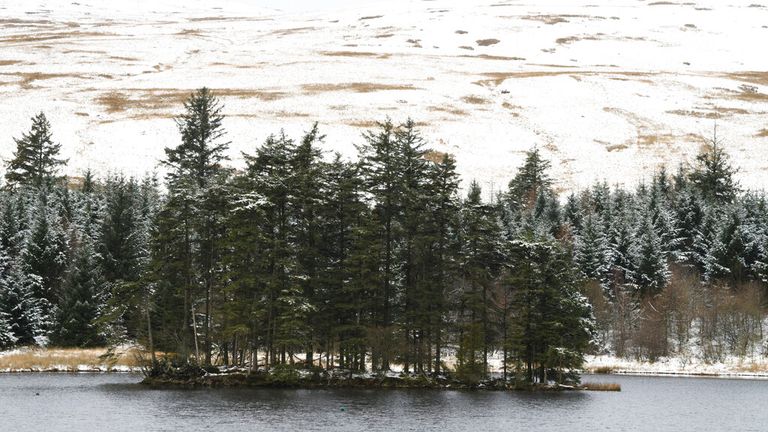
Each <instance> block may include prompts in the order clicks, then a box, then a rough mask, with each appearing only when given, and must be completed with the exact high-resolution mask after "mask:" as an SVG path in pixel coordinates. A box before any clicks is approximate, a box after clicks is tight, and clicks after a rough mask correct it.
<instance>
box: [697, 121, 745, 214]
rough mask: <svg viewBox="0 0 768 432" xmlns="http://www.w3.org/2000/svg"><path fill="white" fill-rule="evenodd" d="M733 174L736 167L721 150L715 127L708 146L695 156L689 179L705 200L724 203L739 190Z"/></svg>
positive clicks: (728, 201) (732, 197)
mask: <svg viewBox="0 0 768 432" xmlns="http://www.w3.org/2000/svg"><path fill="white" fill-rule="evenodd" d="M734 174H736V169H734V168H733V166H732V165H731V162H730V158H729V157H728V154H727V153H726V152H725V150H723V147H722V142H721V141H720V139H719V138H718V137H717V129H715V132H714V134H713V137H712V139H711V140H710V146H709V148H707V149H706V150H704V151H702V152H701V153H699V155H698V156H696V163H695V165H694V167H693V170H692V171H691V173H690V174H689V179H690V181H691V183H692V184H693V185H694V186H695V187H696V188H697V189H698V190H699V191H700V192H701V194H702V195H703V196H704V197H705V198H706V199H707V200H709V201H710V202H712V203H715V204H726V203H730V202H732V201H733V199H734V198H735V197H736V193H737V192H738V191H739V186H738V183H737V182H736V179H734Z"/></svg>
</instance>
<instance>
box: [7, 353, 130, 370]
mask: <svg viewBox="0 0 768 432" xmlns="http://www.w3.org/2000/svg"><path fill="white" fill-rule="evenodd" d="M105 354H107V350H106V349H105V348H48V349H30V350H24V351H20V352H17V353H12V354H8V355H2V356H0V370H11V371H16V370H19V371H23V370H51V371H53V370H58V371H77V370H82V369H83V368H85V369H91V370H108V369H111V368H114V367H116V366H120V367H131V368H136V367H139V366H141V365H140V362H139V360H138V351H137V350H136V349H134V348H131V349H128V350H122V351H118V352H116V356H115V358H112V359H108V358H105V357H104V355H105Z"/></svg>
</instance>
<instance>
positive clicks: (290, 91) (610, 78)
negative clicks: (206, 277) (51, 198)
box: [0, 0, 768, 190]
mask: <svg viewBox="0 0 768 432" xmlns="http://www.w3.org/2000/svg"><path fill="white" fill-rule="evenodd" d="M283 3H285V2H283ZM762 3H766V2H764V0H735V1H733V2H721V1H716V0H698V1H695V2H677V1H671V2H661V1H652V0H646V1H638V0H572V1H570V0H569V1H568V2H563V1H562V0H536V1H532V0H528V1H524V0H522V1H521V0H518V1H513V0H476V1H472V2H467V1H463V0H431V1H426V0H423V1H422V0H390V1H376V0H367V1H349V0H333V1H330V2H307V1H299V2H293V3H290V2H288V6H285V5H280V4H279V2H276V1H270V0H261V1H247V0H234V1H233V0H227V1H223V0H218V1H217V0H183V1H182V0H168V1H163V0H156V1H147V0H133V1H121V2H117V1H96V0H78V1H73V0H35V1H31V2H21V1H10V0H4V1H0V93H2V97H3V99H4V103H3V104H2V106H1V107H0V117H2V119H3V125H4V126H5V127H4V128H3V133H2V136H0V157H4V158H8V157H10V155H11V153H12V150H13V148H14V143H13V140H12V137H14V136H15V137H18V136H20V135H21V133H22V132H23V131H25V130H26V128H28V127H29V117H30V116H32V115H33V114H34V113H35V112H37V111H40V110H44V111H45V112H46V113H47V114H48V116H49V118H50V120H51V122H52V124H53V128H54V134H55V137H56V139H57V140H59V141H60V142H62V144H63V148H64V150H63V152H64V153H65V156H66V157H68V158H69V160H70V166H69V171H70V172H69V174H72V175H77V174H79V173H81V172H82V170H84V169H85V168H87V167H90V168H92V169H95V170H96V171H98V172H101V173H103V172H105V171H109V170H124V171H126V172H128V173H131V174H139V175H140V174H143V173H145V172H147V171H153V170H156V169H157V161H158V160H159V159H160V158H162V157H163V148H164V147H165V146H169V145H175V144H176V143H177V141H178V137H177V132H176V129H175V125H174V123H173V121H172V120H171V118H172V117H173V115H175V114H178V113H179V111H180V107H181V102H182V100H183V99H184V98H185V97H186V96H187V95H188V94H189V92H190V90H192V89H194V88H197V87H201V86H208V87H211V88H214V89H216V90H218V93H219V95H221V97H222V98H223V100H224V102H225V104H226V113H227V114H228V115H229V118H228V119H227V121H226V127H227V129H228V131H229V138H230V139H231V140H232V142H233V144H232V149H231V156H232V158H233V163H235V164H236V165H237V164H241V163H242V160H241V156H240V152H241V151H253V149H254V148H255V146H256V145H258V144H259V143H261V142H262V141H263V140H264V138H265V137H266V136H267V135H268V134H269V133H274V132H278V131H279V130H280V128H285V130H286V132H288V133H289V134H291V135H297V134H299V133H301V132H302V131H303V130H307V129H308V128H309V127H310V124H311V122H313V121H315V120H317V121H319V122H320V124H321V127H322V130H323V132H324V133H326V134H327V143H326V148H327V149H328V150H333V151H340V152H342V153H344V154H347V155H352V154H354V144H356V143H360V142H361V141H362V140H361V133H362V132H363V131H364V130H365V129H366V128H368V127H370V126H371V125H372V123H371V122H372V121H375V120H382V119H384V118H385V117H386V116H391V117H392V118H393V119H395V120H403V119H404V118H405V117H406V116H411V117H413V118H414V119H415V120H416V121H418V122H420V124H421V125H423V130H424V131H425V133H426V134H427V136H428V138H429V139H430V141H431V142H432V144H433V146H434V147H435V149H436V150H438V151H442V152H449V153H453V154H455V155H456V157H457V158H458V166H459V171H460V173H461V174H462V176H463V178H464V180H465V183H466V182H467V181H468V180H469V179H471V178H476V179H478V180H479V181H480V183H481V184H482V185H484V186H485V187H486V189H496V190H498V189H499V188H501V187H503V185H504V184H505V183H506V181H508V179H509V178H510V176H511V175H512V174H513V172H514V168H515V167H517V166H518V165H519V164H520V162H521V160H522V158H523V152H524V151H525V150H527V149H529V148H531V147H532V146H533V145H538V146H539V147H540V148H541V149H542V150H543V151H544V153H545V154H546V156H548V157H549V158H551V159H552V160H553V162H554V163H553V170H554V173H553V174H554V175H555V176H557V177H558V178H559V179H560V183H559V185H558V186H559V187H560V188H561V189H572V188H583V187H585V186H587V185H589V184H591V183H592V182H594V181H595V180H602V179H605V180H607V181H608V182H609V183H618V184H629V185H634V184H635V183H636V182H638V181H642V180H643V179H647V177H648V176H649V172H650V170H653V169H654V168H656V167H657V166H658V165H659V164H662V163H666V164H667V165H668V166H670V168H671V169H674V168H675V167H676V165H677V164H678V163H679V162H684V161H691V160H692V158H693V156H694V155H695V154H696V153H697V152H698V151H699V150H700V148H701V147H702V145H704V144H705V142H706V141H705V139H706V138H707V137H709V136H710V135H711V133H712V129H713V126H714V124H715V122H717V125H718V131H719V135H720V136H721V137H724V138H725V139H726V143H725V146H726V148H727V150H728V151H729V152H730V153H731V154H732V155H733V156H734V158H735V161H736V163H737V165H739V166H740V167H741V168H742V170H741V172H740V174H739V175H740V180H741V182H742V184H743V185H744V186H747V187H752V188H760V189H762V188H763V187H764V186H763V185H764V184H765V181H766V179H767V178H768V158H766V156H767V155H768V120H767V117H766V115H765V114H766V111H768V72H766V71H768V57H766V56H765V55H763V53H762V42H764V41H765V40H768V7H766V6H768V3H766V4H765V5H764V4H762Z"/></svg>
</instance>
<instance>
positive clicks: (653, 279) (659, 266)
mask: <svg viewBox="0 0 768 432" xmlns="http://www.w3.org/2000/svg"><path fill="white" fill-rule="evenodd" d="M637 239H638V241H639V244H638V246H637V253H636V254H637V255H636V256H637V263H636V268H637V273H636V274H637V283H638V285H639V286H640V289H641V292H642V294H643V295H647V294H657V293H658V292H659V291H661V290H662V288H664V286H665V285H666V283H667V280H668V279H669V270H668V268H667V258H666V254H665V253H664V250H663V247H662V245H661V242H660V239H659V236H658V235H657V234H656V229H655V228H654V226H653V223H652V222H651V216H650V215H647V216H646V217H645V218H644V220H643V222H642V223H641V224H640V225H639V227H638V234H637Z"/></svg>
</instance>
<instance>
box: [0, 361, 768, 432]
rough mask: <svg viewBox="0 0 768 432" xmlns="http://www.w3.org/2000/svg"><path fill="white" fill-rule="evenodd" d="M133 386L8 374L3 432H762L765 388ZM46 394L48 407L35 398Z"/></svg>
mask: <svg viewBox="0 0 768 432" xmlns="http://www.w3.org/2000/svg"><path fill="white" fill-rule="evenodd" d="M139 380H140V377H139V376H137V375H130V374H111V375H110V374H100V375H99V374H0V431H3V432H6V431H8V432H10V431H108V430H109V431H131V432H137V431H177V430H184V431H211V430H214V431H227V432H230V431H246V430H248V431H302V432H306V431H366V432H373V431H441V432H449V431H461V432H484V431H590V432H594V431H653V432H660V431H697V432H700V431H720V430H734V431H765V430H766V428H768V409H766V408H765V403H766V400H767V397H768V381H759V380H732V379H706V378H657V377H627V376H597V377H585V380H586V381H606V380H607V381H612V382H619V383H620V384H621V385H622V388H623V391H622V392H620V393H613V392H611V393H600V392H565V393H525V392H482V391H481V392H468V391H440V390H274V389H261V390H258V389H215V390H149V389H146V388H144V387H141V386H139V385H137V384H136V383H137V382H138V381H139ZM38 394H39V395H38Z"/></svg>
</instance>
